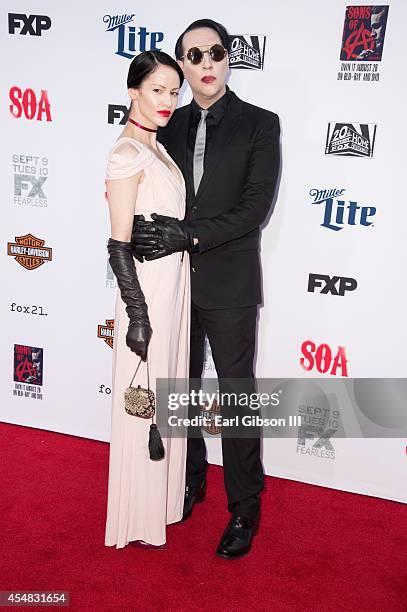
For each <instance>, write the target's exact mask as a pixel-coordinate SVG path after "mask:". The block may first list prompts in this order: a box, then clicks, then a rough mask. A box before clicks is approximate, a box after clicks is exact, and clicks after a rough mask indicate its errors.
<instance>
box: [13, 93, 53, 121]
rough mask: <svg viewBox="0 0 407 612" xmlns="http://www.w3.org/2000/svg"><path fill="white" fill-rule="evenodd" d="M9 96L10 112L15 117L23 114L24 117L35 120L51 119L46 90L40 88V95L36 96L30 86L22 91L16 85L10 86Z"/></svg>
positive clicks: (17, 117)
mask: <svg viewBox="0 0 407 612" xmlns="http://www.w3.org/2000/svg"><path fill="white" fill-rule="evenodd" d="M9 96H10V101H11V104H10V113H11V114H12V115H13V117H15V118H16V119H20V117H21V116H22V115H23V114H24V117H25V118H26V119H29V120H31V119H36V120H37V121H43V119H44V118H45V121H52V117H51V105H50V103H49V100H48V91H47V90H46V89H41V92H40V95H39V96H37V95H36V94H35V91H34V90H33V89H31V88H29V89H25V90H24V91H23V90H22V89H21V88H20V87H18V86H14V87H11V89H10V91H9Z"/></svg>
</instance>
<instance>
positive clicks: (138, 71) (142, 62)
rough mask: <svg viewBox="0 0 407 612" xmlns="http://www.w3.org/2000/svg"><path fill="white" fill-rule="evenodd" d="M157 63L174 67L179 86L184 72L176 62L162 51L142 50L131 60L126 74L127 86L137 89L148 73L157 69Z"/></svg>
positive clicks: (182, 80)
mask: <svg viewBox="0 0 407 612" xmlns="http://www.w3.org/2000/svg"><path fill="white" fill-rule="evenodd" d="M159 64H162V65H163V66H170V68H174V70H175V71H176V73H177V74H178V76H179V81H180V87H181V85H182V83H183V82H184V73H183V72H182V70H181V68H180V67H179V65H178V64H177V62H176V61H175V60H174V59H173V58H172V57H171V56H170V55H168V53H164V51H144V52H143V53H140V54H139V55H136V57H135V58H134V59H133V60H132V61H131V64H130V67H129V72H128V75H127V88H130V87H131V88H134V89H137V88H138V87H140V85H141V83H142V82H143V81H144V79H145V78H146V77H148V75H149V74H151V73H152V72H154V70H157V68H158V66H159Z"/></svg>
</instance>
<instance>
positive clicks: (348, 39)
mask: <svg viewBox="0 0 407 612" xmlns="http://www.w3.org/2000/svg"><path fill="white" fill-rule="evenodd" d="M388 13H389V5H375V6H372V5H370V6H347V7H346V12H345V22H344V26H343V35H342V45H341V53H340V59H341V62H342V63H341V66H340V70H339V71H338V77H337V78H338V81H370V82H375V81H378V80H379V78H380V74H379V62H380V61H381V60H382V54H383V45H384V37H385V33H386V26H387V17H388Z"/></svg>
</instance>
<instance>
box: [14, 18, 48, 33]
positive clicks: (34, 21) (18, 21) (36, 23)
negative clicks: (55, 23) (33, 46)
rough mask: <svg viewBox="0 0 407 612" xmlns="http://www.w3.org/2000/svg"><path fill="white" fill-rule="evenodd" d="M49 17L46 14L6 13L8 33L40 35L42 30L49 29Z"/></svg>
mask: <svg viewBox="0 0 407 612" xmlns="http://www.w3.org/2000/svg"><path fill="white" fill-rule="evenodd" d="M51 23H52V22H51V19H50V18H49V17H48V15H25V14H24V13H9V14H8V33H9V34H16V30H17V31H18V32H17V33H18V34H20V36H26V35H27V34H29V35H30V36H41V34H42V32H43V31H45V30H49V29H50V27H51Z"/></svg>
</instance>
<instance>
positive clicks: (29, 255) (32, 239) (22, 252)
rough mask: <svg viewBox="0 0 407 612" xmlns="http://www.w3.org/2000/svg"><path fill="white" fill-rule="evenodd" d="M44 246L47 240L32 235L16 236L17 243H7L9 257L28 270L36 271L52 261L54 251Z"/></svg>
mask: <svg viewBox="0 0 407 612" xmlns="http://www.w3.org/2000/svg"><path fill="white" fill-rule="evenodd" d="M44 244H45V240H42V239H41V238H37V237H36V236H33V235H32V234H26V235H25V236H15V242H8V243H7V255H10V257H14V259H15V260H16V262H17V263H19V264H20V266H23V268H25V269H26V270H35V269H36V268H39V267H40V266H42V264H43V263H45V262H46V261H52V249H51V248H50V247H46V246H44Z"/></svg>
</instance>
